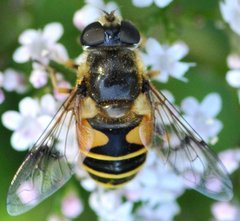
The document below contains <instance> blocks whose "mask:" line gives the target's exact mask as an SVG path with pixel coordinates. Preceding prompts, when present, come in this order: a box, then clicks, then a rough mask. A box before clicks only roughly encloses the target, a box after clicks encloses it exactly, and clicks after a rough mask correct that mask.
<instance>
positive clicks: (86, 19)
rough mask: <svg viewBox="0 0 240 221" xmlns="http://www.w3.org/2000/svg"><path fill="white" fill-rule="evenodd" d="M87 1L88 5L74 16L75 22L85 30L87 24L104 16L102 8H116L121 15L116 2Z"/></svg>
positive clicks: (110, 9) (109, 9)
mask: <svg viewBox="0 0 240 221" xmlns="http://www.w3.org/2000/svg"><path fill="white" fill-rule="evenodd" d="M85 2H86V5H85V6H83V7H82V8H81V9H80V10H78V11H77V12H75V14H74V16H73V23H74V25H75V26H76V27H77V28H78V29H79V30H83V29H84V27H85V26H87V25H88V24H90V23H92V22H94V21H96V20H97V19H98V18H99V17H100V16H102V14H103V12H102V10H105V11H107V12H111V11H114V10H116V12H115V14H117V15H120V14H119V8H118V5H117V4H116V3H115V2H108V3H107V4H105V3H104V1H103V0H85Z"/></svg>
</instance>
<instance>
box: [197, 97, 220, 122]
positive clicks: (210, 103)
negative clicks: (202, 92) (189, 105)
mask: <svg viewBox="0 0 240 221" xmlns="http://www.w3.org/2000/svg"><path fill="white" fill-rule="evenodd" d="M221 108H222V100H221V97H220V95H219V94H218V93H210V94H208V95H207V96H206V97H205V98H204V100H203V101H202V103H201V105H200V109H201V110H202V111H203V112H204V113H205V114H206V116H208V117H210V118H212V117H215V116H216V115H217V114H218V113H219V112H220V110H221Z"/></svg>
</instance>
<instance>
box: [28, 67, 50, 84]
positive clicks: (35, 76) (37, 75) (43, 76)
mask: <svg viewBox="0 0 240 221" xmlns="http://www.w3.org/2000/svg"><path fill="white" fill-rule="evenodd" d="M29 81H30V83H31V84H32V85H33V87H35V88H41V87H43V86H45V85H46V84H47V82H48V74H47V72H46V71H44V70H41V69H37V70H33V71H32V73H31V75H30V78H29Z"/></svg>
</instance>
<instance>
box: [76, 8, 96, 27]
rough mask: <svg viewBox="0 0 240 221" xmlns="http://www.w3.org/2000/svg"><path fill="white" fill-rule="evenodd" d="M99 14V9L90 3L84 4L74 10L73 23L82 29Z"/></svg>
mask: <svg viewBox="0 0 240 221" xmlns="http://www.w3.org/2000/svg"><path fill="white" fill-rule="evenodd" d="M99 16H100V10H99V9H98V8H95V7H93V6H91V5H85V6H84V7H82V8H81V9H80V10H78V11H77V12H75V14H74V16H73V24H74V25H75V26H76V27H77V28H78V29H79V30H83V29H84V28H85V27H86V26H87V25H88V24H90V23H91V22H93V21H95V20H96V19H97V18H98V17H99Z"/></svg>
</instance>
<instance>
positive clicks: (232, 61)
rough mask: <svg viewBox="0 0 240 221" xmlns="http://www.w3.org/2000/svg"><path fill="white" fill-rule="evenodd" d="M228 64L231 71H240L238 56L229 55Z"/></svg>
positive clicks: (239, 57) (239, 58)
mask: <svg viewBox="0 0 240 221" xmlns="http://www.w3.org/2000/svg"><path fill="white" fill-rule="evenodd" d="M227 64H228V67H229V68H230V69H240V56H239V55H238V54H230V55H228V57H227Z"/></svg>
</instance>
